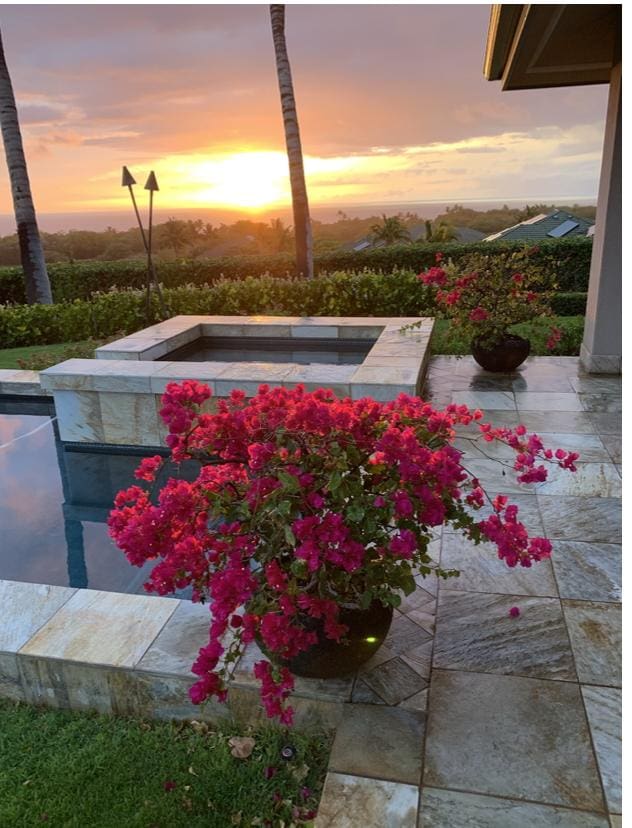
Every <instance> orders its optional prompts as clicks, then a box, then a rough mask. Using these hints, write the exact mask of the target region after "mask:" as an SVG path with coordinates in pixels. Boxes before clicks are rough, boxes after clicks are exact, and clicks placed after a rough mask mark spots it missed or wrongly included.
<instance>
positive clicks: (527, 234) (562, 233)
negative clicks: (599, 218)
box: [484, 210, 595, 241]
mask: <svg viewBox="0 0 632 828" xmlns="http://www.w3.org/2000/svg"><path fill="white" fill-rule="evenodd" d="M594 224H595V222H594V221H591V220H590V219H585V218H582V217H581V216H574V215H573V214H572V213H567V212H565V211H564V210H556V211H555V212H553V213H548V214H547V213H540V214H539V215H537V216H533V218H530V219H527V220H526V221H521V222H520V224H514V225H513V226H512V227H507V228H506V229H505V230H501V231H500V232H499V233H492V235H491V236H487V237H486V238H485V239H484V241H499V240H502V241H522V240H524V241H544V240H545V239H568V238H570V237H571V236H592V234H593V233H594V229H593V228H594Z"/></svg>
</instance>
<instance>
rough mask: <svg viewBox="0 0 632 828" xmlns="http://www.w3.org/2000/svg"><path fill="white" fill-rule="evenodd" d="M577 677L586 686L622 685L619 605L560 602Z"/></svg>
mask: <svg viewBox="0 0 632 828" xmlns="http://www.w3.org/2000/svg"><path fill="white" fill-rule="evenodd" d="M562 605H563V607H564V615H565V617H566V625H567V627H568V634H569V636H570V639H571V647H572V648H573V655H574V656H575V665H576V667H577V675H578V676H579V680H580V681H581V682H585V683H586V684H600V685H608V686H610V687H620V686H621V606H620V605H619V604H598V603H594V602H588V601H570V600H564V601H562Z"/></svg>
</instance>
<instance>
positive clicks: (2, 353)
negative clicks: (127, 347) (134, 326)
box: [0, 339, 101, 371]
mask: <svg viewBox="0 0 632 828" xmlns="http://www.w3.org/2000/svg"><path fill="white" fill-rule="evenodd" d="M100 344H101V343H99V342H95V341H94V340H90V339H88V340H84V341H83V342H61V343H60V344H58V345H32V346H31V347H30V348H6V349H5V350H0V368H21V367H23V366H22V365H20V362H24V363H25V366H24V367H28V368H31V369H32V370H34V371H41V370H43V369H44V368H48V367H49V366H51V365H56V364H57V363H58V362H62V361H63V360H65V359H71V358H73V357H78V358H86V359H91V358H92V356H93V353H92V352H93V351H94V349H95V348H97V347H98V346H99V345H100Z"/></svg>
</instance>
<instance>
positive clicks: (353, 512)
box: [346, 503, 365, 523]
mask: <svg viewBox="0 0 632 828" xmlns="http://www.w3.org/2000/svg"><path fill="white" fill-rule="evenodd" d="M364 511H365V509H364V506H363V505H362V504H361V503H352V504H351V506H349V508H348V509H347V511H346V514H347V517H348V518H349V520H350V521H352V523H360V521H361V520H362V518H363V517H364Z"/></svg>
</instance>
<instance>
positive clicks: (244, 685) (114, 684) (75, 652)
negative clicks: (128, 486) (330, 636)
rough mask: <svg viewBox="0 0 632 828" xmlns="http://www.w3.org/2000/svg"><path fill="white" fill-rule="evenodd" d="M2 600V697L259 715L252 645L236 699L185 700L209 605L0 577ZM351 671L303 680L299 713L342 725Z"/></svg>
mask: <svg viewBox="0 0 632 828" xmlns="http://www.w3.org/2000/svg"><path fill="white" fill-rule="evenodd" d="M0 606H2V608H3V621H2V626H1V627H0V696H5V697H8V698H12V699H15V700H17V701H24V702H29V703H32V704H48V705H50V706H52V707H67V708H71V709H82V710H83V709H97V710H100V711H101V712H107V713H122V712H128V713H130V714H134V715H141V716H143V715H150V716H155V717H157V718H193V719H196V718H197V719H199V718H205V717H206V718H207V719H208V718H210V719H212V718H213V717H215V718H216V717H217V716H218V715H220V716H222V717H226V716H227V715H230V714H231V713H233V714H238V715H239V716H241V717H244V718H246V719H247V720H255V721H256V720H258V719H259V718H261V716H262V708H261V705H260V701H259V693H258V685H257V682H256V680H255V678H254V676H253V674H252V667H253V665H254V663H255V662H256V661H258V660H259V659H261V658H263V656H262V654H261V652H260V651H259V649H258V648H257V647H256V645H251V646H250V647H249V648H248V649H247V650H246V653H245V654H244V656H243V657H242V659H241V661H240V662H239V664H238V665H237V666H236V669H235V673H234V676H233V679H232V682H231V686H230V691H229V696H231V701H234V704H229V705H228V707H225V706H224V705H212V704H211V705H210V706H209V710H208V711H207V712H205V710H206V708H201V707H199V706H194V705H193V704H191V703H190V702H189V701H188V695H187V691H188V688H189V687H190V686H191V684H192V683H193V681H194V680H195V676H194V675H193V674H192V673H191V665H192V664H193V662H194V660H195V658H196V656H197V653H198V650H199V649H200V647H202V646H203V645H205V644H206V643H207V641H208V629H209V625H210V620H211V619H210V614H209V610H208V607H207V606H206V605H201V604H193V603H192V602H191V601H188V600H184V599H177V598H161V597H157V596H146V595H135V594H123V593H116V592H106V591H102V590H92V589H76V588H70V587H59V586H51V585H47V584H32V583H25V582H20V581H8V580H0ZM355 678H356V677H355V676H353V675H352V676H349V677H346V678H341V679H333V680H327V681H324V680H320V679H303V678H297V679H296V688H295V692H294V695H293V707H294V708H295V710H296V711H297V715H298V718H299V720H303V721H306V722H313V723H318V724H321V725H324V726H328V727H332V726H336V725H337V723H338V722H339V721H340V719H341V716H342V713H343V707H344V706H345V705H348V704H350V703H351V702H352V694H353V687H354V682H355ZM141 689H142V692H141ZM357 701H358V702H360V703H361V702H362V701H363V699H361V698H360V699H358V700H357ZM355 706H356V705H355V704H354V707H355ZM402 709H403V708H402Z"/></svg>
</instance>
